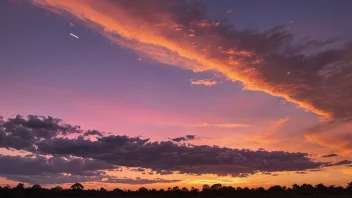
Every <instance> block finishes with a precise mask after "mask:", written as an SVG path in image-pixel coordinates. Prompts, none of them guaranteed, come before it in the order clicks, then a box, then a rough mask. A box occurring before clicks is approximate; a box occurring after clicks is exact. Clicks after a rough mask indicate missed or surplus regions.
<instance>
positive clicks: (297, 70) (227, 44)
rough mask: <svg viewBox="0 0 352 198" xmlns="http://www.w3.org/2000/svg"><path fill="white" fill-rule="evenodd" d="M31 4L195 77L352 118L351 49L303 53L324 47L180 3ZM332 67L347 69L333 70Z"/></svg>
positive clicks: (45, 0)
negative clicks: (350, 96) (238, 26)
mask: <svg viewBox="0 0 352 198" xmlns="http://www.w3.org/2000/svg"><path fill="white" fill-rule="evenodd" d="M33 3H34V4H35V5H38V6H42V7H44V8H47V9H50V10H53V11H55V12H56V13H57V12H60V11H61V13H69V14H70V15H72V16H74V17H76V18H77V19H79V20H81V21H83V22H84V23H85V24H86V25H88V26H89V27H92V28H94V29H95V30H96V31H98V32H100V33H101V34H102V35H104V36H106V37H107V38H109V39H111V40H112V41H114V42H115V43H116V44H118V45H120V46H123V47H126V48H130V49H132V50H135V51H136V52H137V53H140V54H141V55H144V56H146V57H149V58H151V59H153V60H156V61H159V62H161V63H165V64H169V65H175V66H178V67H182V68H184V69H189V70H193V71H196V72H197V71H207V70H209V71H215V72H219V73H222V74H223V75H224V76H225V77H226V78H228V79H231V80H233V81H240V82H242V83H243V84H244V86H245V87H246V89H248V90H259V91H264V92H266V93H268V94H271V95H273V96H279V97H283V98H285V99H286V100H287V101H289V102H293V103H296V104H298V105H299V106H300V107H303V108H306V109H308V110H309V111H312V112H314V113H316V114H318V115H322V116H324V117H326V118H343V117H346V116H351V115H352V111H351V109H350V106H352V105H350V102H347V101H346V100H345V99H346V96H345V95H341V92H340V91H339V90H341V89H345V88H347V87H348V86H350V83H348V82H350V81H349V80H348V79H349V77H348V75H347V74H348V73H349V71H350V68H351V67H349V66H350V64H351V63H349V62H348V52H349V50H350V49H349V48H348V49H341V50H336V51H329V52H324V53H320V54H316V55H313V56H310V57H307V56H305V55H303V54H299V53H300V52H302V50H303V49H305V48H309V47H312V46H313V47H314V46H318V47H319V46H321V45H324V44H326V43H324V42H321V43H320V42H316V41H307V42H304V43H303V44H300V45H295V44H292V43H290V42H291V39H292V35H291V34H290V33H289V32H288V31H289V28H287V27H276V28H273V29H271V30H269V31H266V32H263V33H254V32H246V31H245V32H241V31H237V30H234V29H231V27H229V26H228V25H222V24H221V23H219V22H214V21H208V20H205V18H206V16H205V13H204V11H203V10H202V8H201V7H199V6H197V5H193V4H188V3H187V1H182V0H180V1H176V0H170V1H138V2H131V1H127V0H122V1H118V2H116V1H94V0H86V1H80V0H76V1H70V0H61V1H56V0H33ZM287 43H288V44H287ZM346 59H347V61H346ZM332 63H336V64H335V65H331V64H332ZM329 66H330V67H329ZM327 67H329V68H328V69H326V68H327ZM334 68H339V69H340V70H341V71H345V72H338V73H333V72H330V71H331V69H334ZM324 69H325V70H324ZM321 70H324V73H321ZM319 72H320V73H319ZM317 73H318V75H317ZM326 74H329V75H326ZM326 93H330V94H329V95H326ZM342 102H345V103H342ZM336 103H340V105H336ZM342 104H344V106H343V107H341V105H342Z"/></svg>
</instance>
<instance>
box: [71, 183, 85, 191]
mask: <svg viewBox="0 0 352 198" xmlns="http://www.w3.org/2000/svg"><path fill="white" fill-rule="evenodd" d="M83 189H84V186H83V185H82V184H80V183H78V182H77V183H74V184H73V185H72V186H71V190H83Z"/></svg>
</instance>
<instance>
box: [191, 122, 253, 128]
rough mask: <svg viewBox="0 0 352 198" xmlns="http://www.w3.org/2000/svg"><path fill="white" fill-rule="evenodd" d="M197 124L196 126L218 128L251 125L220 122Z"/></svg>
mask: <svg viewBox="0 0 352 198" xmlns="http://www.w3.org/2000/svg"><path fill="white" fill-rule="evenodd" d="M197 126H198V127H219V128H243V127H250V126H251V125H248V124H239V123H222V124H209V123H202V124H199V125H197Z"/></svg>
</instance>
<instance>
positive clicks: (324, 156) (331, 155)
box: [321, 153, 339, 158]
mask: <svg viewBox="0 0 352 198" xmlns="http://www.w3.org/2000/svg"><path fill="white" fill-rule="evenodd" d="M336 156H339V155H338V154H335V153H332V154H328V155H323V156H321V157H322V158H328V157H336Z"/></svg>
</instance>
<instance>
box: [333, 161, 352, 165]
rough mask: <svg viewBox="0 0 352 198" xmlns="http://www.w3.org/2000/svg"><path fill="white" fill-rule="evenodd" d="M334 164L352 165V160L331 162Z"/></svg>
mask: <svg viewBox="0 0 352 198" xmlns="http://www.w3.org/2000/svg"><path fill="white" fill-rule="evenodd" d="M331 165H332V166H341V165H352V161H350V160H342V161H339V162H336V163H333V164H331Z"/></svg>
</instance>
